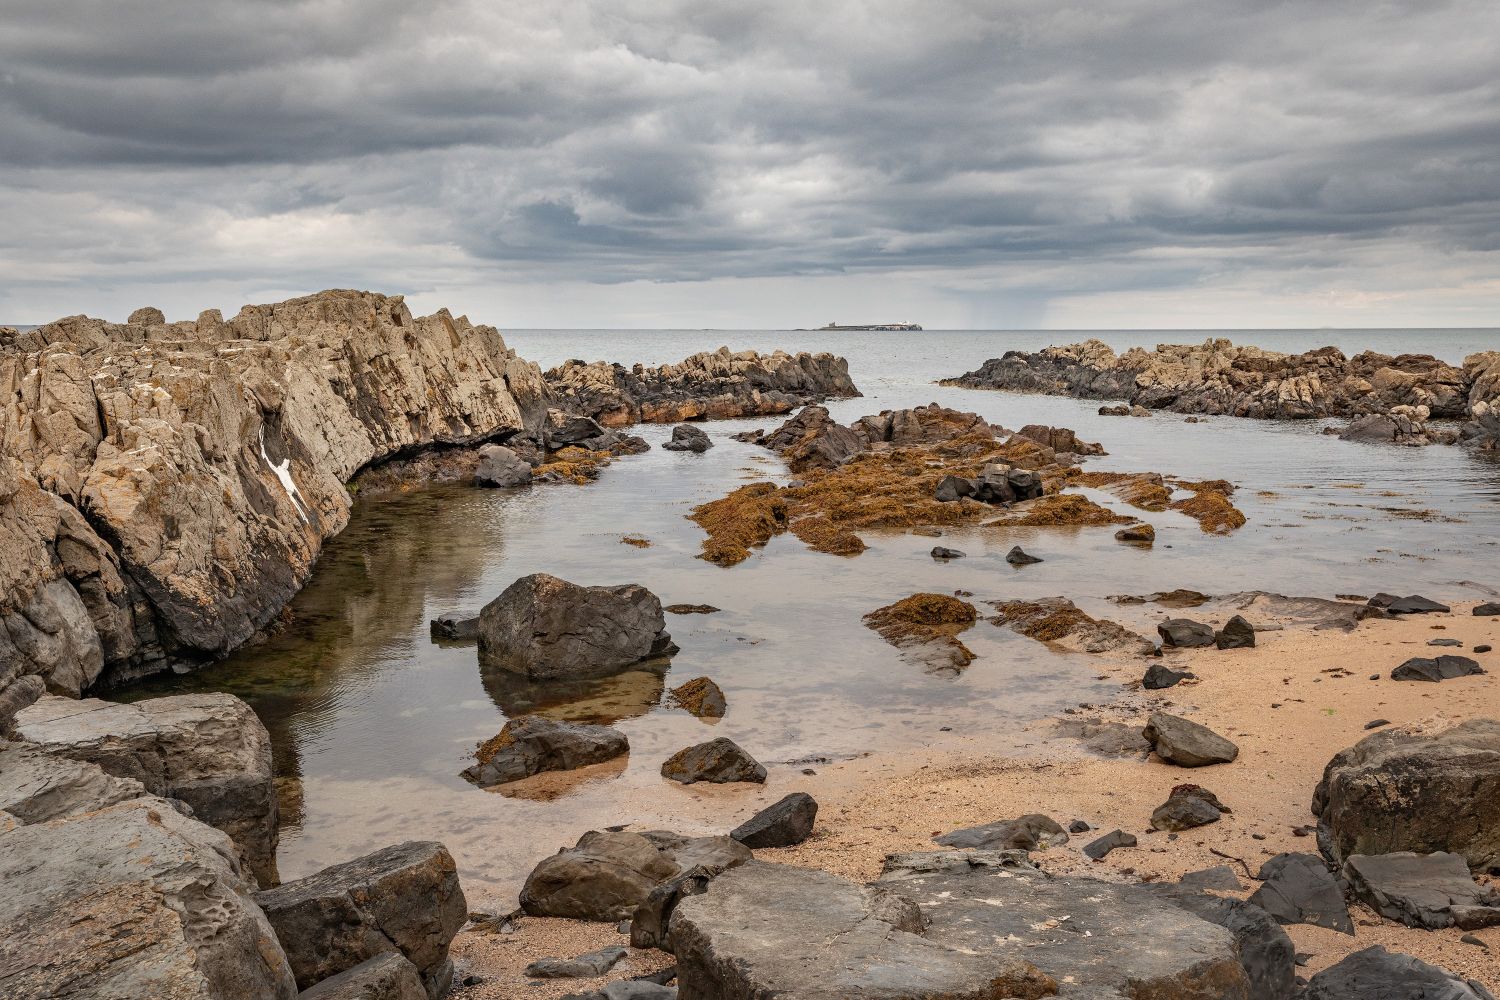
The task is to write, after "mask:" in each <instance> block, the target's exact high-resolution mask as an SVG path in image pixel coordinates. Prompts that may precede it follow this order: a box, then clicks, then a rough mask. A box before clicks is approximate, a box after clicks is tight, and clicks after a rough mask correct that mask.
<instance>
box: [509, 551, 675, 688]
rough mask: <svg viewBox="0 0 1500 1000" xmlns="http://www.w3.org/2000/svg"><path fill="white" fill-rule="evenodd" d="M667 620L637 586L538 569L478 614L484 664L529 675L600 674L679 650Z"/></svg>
mask: <svg viewBox="0 0 1500 1000" xmlns="http://www.w3.org/2000/svg"><path fill="white" fill-rule="evenodd" d="M665 624H666V622H665V619H664V617H663V615H662V610H661V602H660V601H659V600H657V599H656V595H655V594H653V593H651V591H649V590H647V589H646V588H645V587H642V586H641V585H640V584H636V583H629V584H623V585H621V586H618V587H580V586H579V585H577V584H574V583H569V582H568V581H566V580H560V579H558V578H557V577H555V576H550V575H548V574H546V573H533V574H531V575H530V576H523V577H521V578H520V579H519V580H517V581H516V582H515V583H513V584H511V585H510V586H509V587H506V588H505V591H504V592H503V593H502V594H501V595H500V596H499V597H497V598H495V599H494V600H493V601H491V602H490V603H489V604H486V605H485V606H484V608H483V609H482V610H481V611H480V612H479V661H480V663H481V664H483V665H485V666H489V667H498V668H499V669H501V670H507V671H510V672H511V673H516V674H521V675H524V676H525V677H527V678H528V679H530V680H562V679H576V678H585V677H603V676H606V675H609V674H613V673H618V672H619V671H621V670H624V669H626V668H627V667H630V666H632V665H633V664H636V663H640V662H641V661H642V660H647V659H651V658H653V657H658V656H668V655H671V653H674V652H676V650H677V647H676V646H675V645H673V644H672V637H671V636H670V635H668V634H667V632H666V629H665Z"/></svg>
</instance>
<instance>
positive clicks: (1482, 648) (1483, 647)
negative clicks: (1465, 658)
mask: <svg viewBox="0 0 1500 1000" xmlns="http://www.w3.org/2000/svg"><path fill="white" fill-rule="evenodd" d="M1493 648H1494V647H1493V646H1491V645H1490V644H1489V643H1487V642H1485V643H1480V644H1479V645H1478V646H1475V647H1474V652H1476V653H1488V652H1489V651H1490V650H1491V649H1493Z"/></svg>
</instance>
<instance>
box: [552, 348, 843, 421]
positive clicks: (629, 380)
mask: <svg viewBox="0 0 1500 1000" xmlns="http://www.w3.org/2000/svg"><path fill="white" fill-rule="evenodd" d="M544 377H545V379H546V384H547V386H548V388H549V389H550V390H551V392H552V394H553V396H554V398H555V399H556V400H557V401H558V405H559V406H562V407H563V408H565V409H569V410H572V411H573V412H576V413H582V414H585V415H587V416H589V417H591V418H593V419H595V420H597V421H598V422H599V423H601V424H603V425H604V426H605V427H623V426H625V425H627V424H636V423H648V424H664V423H678V422H679V421H683V420H702V419H705V418H708V419H727V418H733V417H764V416H772V415H774V414H779V413H790V412H791V411H792V410H794V409H796V408H797V407H799V406H805V405H806V404H808V403H817V402H821V401H822V400H824V399H839V398H845V397H849V396H858V395H859V394H860V393H859V390H858V389H857V388H855V385H854V382H853V380H851V379H850V378H849V363H848V362H847V361H845V360H844V359H843V358H839V357H835V356H833V355H832V354H826V353H818V354H807V353H799V354H795V355H793V354H786V353H785V352H783V351H776V352H774V353H772V354H757V353H756V352H755V351H740V352H738V353H735V352H731V351H730V350H729V348H727V347H721V348H719V349H718V350H717V351H711V352H704V353H702V354H694V355H693V356H692V357H690V358H686V359H684V360H683V361H680V362H678V363H677V364H673V365H662V366H660V367H658V368H647V367H645V366H643V365H635V366H634V367H632V368H626V367H625V366H624V365H621V364H610V363H608V362H604V361H595V362H592V363H589V362H583V361H567V362H565V363H563V364H561V365H559V366H557V367H556V368H553V369H551V370H549V371H548V372H547V373H546V375H545V376H544Z"/></svg>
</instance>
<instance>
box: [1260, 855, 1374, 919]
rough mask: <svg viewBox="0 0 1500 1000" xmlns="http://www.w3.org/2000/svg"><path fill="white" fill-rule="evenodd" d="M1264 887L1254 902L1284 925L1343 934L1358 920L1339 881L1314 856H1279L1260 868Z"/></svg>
mask: <svg viewBox="0 0 1500 1000" xmlns="http://www.w3.org/2000/svg"><path fill="white" fill-rule="evenodd" d="M1260 878H1261V880H1262V885H1261V887H1260V888H1259V889H1257V890H1255V894H1254V895H1252V896H1251V897H1250V902H1252V903H1254V904H1255V905H1256V906H1259V907H1260V908H1261V909H1263V910H1265V911H1266V912H1267V913H1269V914H1270V915H1271V916H1273V917H1275V918H1276V919H1277V920H1278V921H1280V922H1281V923H1283V924H1314V925H1316V926H1318V927H1327V928H1329V929H1330V930H1335V931H1339V932H1340V933H1343V934H1351V935H1352V934H1353V933H1354V921H1353V920H1351V919H1350V917H1349V907H1348V905H1347V904H1346V903H1345V902H1344V892H1343V889H1342V888H1341V887H1340V886H1339V882H1338V879H1336V878H1334V877H1333V875H1331V874H1330V873H1329V871H1328V866H1327V865H1326V864H1324V863H1323V859H1322V858H1319V857H1317V856H1316V855H1312V854H1278V855H1276V857H1274V858H1272V859H1271V860H1269V861H1267V862H1266V863H1265V864H1263V865H1261V867H1260Z"/></svg>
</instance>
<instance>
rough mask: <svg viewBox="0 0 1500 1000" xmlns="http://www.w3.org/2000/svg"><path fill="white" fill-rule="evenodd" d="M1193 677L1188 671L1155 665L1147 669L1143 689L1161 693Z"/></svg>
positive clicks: (1143, 679)
mask: <svg viewBox="0 0 1500 1000" xmlns="http://www.w3.org/2000/svg"><path fill="white" fill-rule="evenodd" d="M1193 676H1194V674H1192V673H1191V672H1189V671H1186V670H1173V669H1172V668H1171V667H1167V666H1163V665H1162V664H1160V663H1153V664H1151V666H1149V667H1147V668H1146V676H1144V677H1142V678H1141V687H1143V688H1145V689H1146V690H1148V691H1160V690H1162V689H1164V688H1169V687H1172V686H1173V685H1175V684H1177V683H1178V682H1179V681H1183V680H1186V679H1187V678H1189V677H1193Z"/></svg>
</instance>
